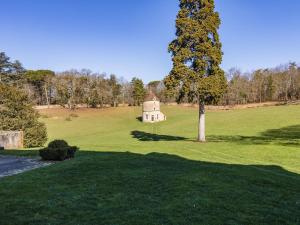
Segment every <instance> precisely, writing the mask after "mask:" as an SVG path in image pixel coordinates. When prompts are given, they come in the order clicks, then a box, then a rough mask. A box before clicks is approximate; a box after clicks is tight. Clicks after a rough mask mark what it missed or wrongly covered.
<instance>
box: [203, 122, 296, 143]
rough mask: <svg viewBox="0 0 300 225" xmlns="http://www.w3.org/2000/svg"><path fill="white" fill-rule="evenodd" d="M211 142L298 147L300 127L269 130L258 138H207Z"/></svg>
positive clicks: (217, 136) (223, 136) (236, 136)
mask: <svg viewBox="0 0 300 225" xmlns="http://www.w3.org/2000/svg"><path fill="white" fill-rule="evenodd" d="M208 139H209V140H210V141H213V142H232V143H240V144H249V145H251V144H275V145H286V146H288V145H291V146H298V145H300V125H293V126H288V127H282V128H279V129H269V130H266V131H264V132H261V133H260V135H259V136H241V135H234V136H230V135H211V136H209V137H208Z"/></svg>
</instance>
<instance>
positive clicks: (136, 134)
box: [131, 130, 187, 141]
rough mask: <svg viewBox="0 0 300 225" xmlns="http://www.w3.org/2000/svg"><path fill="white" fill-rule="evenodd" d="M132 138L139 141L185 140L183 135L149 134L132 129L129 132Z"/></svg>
mask: <svg viewBox="0 0 300 225" xmlns="http://www.w3.org/2000/svg"><path fill="white" fill-rule="evenodd" d="M131 135H132V137H133V138H136V139H138V140H140V141H183V140H187V138H185V137H180V136H171V135H162V134H151V133H147V132H144V131H138V130H134V131H132V132H131Z"/></svg>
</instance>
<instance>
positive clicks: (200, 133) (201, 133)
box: [198, 102, 206, 142]
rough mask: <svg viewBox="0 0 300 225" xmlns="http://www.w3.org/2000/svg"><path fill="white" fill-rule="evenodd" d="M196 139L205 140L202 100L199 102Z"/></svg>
mask: <svg viewBox="0 0 300 225" xmlns="http://www.w3.org/2000/svg"><path fill="white" fill-rule="evenodd" d="M198 141H200V142H205V141H206V139H205V105H204V102H200V103H199V126H198Z"/></svg>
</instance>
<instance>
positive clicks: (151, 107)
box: [143, 93, 167, 123]
mask: <svg viewBox="0 0 300 225" xmlns="http://www.w3.org/2000/svg"><path fill="white" fill-rule="evenodd" d="M166 119H167V117H166V116H165V115H164V114H163V113H162V112H161V111H160V102H159V100H158V99H157V98H156V96H155V95H154V94H153V93H150V94H149V95H148V96H147V97H146V98H145V101H144V103H143V122H144V123H156V122H160V121H164V120H166Z"/></svg>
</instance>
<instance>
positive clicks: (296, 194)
mask: <svg viewBox="0 0 300 225" xmlns="http://www.w3.org/2000/svg"><path fill="white" fill-rule="evenodd" d="M12 184H13V185H12ZM37 190H38V191H37ZM0 202H1V204H0V218H1V222H2V223H3V224H40V223H42V221H48V222H49V223H51V224H64V225H71V224H74V221H76V224H87V225H88V224H99V223H98V222H99V221H101V222H103V223H101V224H106V225H110V224H122V225H127V224H128V225H140V224H166V225H174V224H189V225H198V224H299V221H300V175H299V174H296V173H292V172H289V171H287V170H285V169H283V168H281V167H279V166H271V165H238V164H223V163H213V162H203V161H194V160H188V159H185V158H182V157H178V156H174V155H168V154H159V153H151V154H148V155H141V154H133V153H128V152H127V153H116V152H115V153H112V152H102V153H100V152H85V151H81V152H79V153H78V155H77V156H76V158H75V159H73V160H69V161H65V162H62V163H57V164H55V165H52V166H50V167H47V168H42V169H37V170H35V171H31V172H28V173H24V174H21V175H18V176H14V177H9V178H5V179H3V180H1V182H0ZM78 206H80V207H78ZM16 212H18V213H16ZM37 212H38V216H36V215H37ZM49 215H51V217H49ZM87 215H88V216H87Z"/></svg>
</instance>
